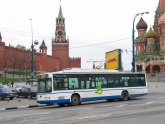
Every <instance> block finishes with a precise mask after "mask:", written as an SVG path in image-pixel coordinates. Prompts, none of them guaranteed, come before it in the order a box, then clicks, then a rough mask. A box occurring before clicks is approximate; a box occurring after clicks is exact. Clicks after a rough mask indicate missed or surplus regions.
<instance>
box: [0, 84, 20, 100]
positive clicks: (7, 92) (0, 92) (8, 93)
mask: <svg viewBox="0 0 165 124" xmlns="http://www.w3.org/2000/svg"><path fill="white" fill-rule="evenodd" d="M16 96H17V93H16V92H13V91H12V88H11V87H9V86H0V98H1V99H2V100H3V99H5V98H9V99H10V100H12V99H13V98H14V97H16Z"/></svg>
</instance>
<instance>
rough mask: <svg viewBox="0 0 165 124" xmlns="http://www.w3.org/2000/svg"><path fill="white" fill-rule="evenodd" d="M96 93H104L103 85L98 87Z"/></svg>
mask: <svg viewBox="0 0 165 124" xmlns="http://www.w3.org/2000/svg"><path fill="white" fill-rule="evenodd" d="M95 93H97V94H102V93H103V89H102V87H101V84H99V85H98V87H97V90H96V92H95Z"/></svg>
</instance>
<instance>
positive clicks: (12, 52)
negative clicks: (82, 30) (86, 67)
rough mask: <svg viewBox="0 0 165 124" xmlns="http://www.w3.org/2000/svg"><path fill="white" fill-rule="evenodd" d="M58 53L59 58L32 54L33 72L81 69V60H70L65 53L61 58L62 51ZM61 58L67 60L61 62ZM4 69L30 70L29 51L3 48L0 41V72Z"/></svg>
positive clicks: (8, 47) (2, 43)
mask: <svg viewBox="0 0 165 124" xmlns="http://www.w3.org/2000/svg"><path fill="white" fill-rule="evenodd" d="M68 50H69V49H68ZM60 53H61V54H60V58H58V57H53V56H50V55H47V54H46V53H44V54H43V53H34V70H35V71H44V72H52V71H58V70H62V69H64V68H71V67H81V58H70V57H69V54H68V56H66V54H65V53H64V54H65V56H63V51H61V52H60ZM54 54H55V53H54ZM62 58H68V59H65V61H62V60H63V59H62ZM5 69H6V70H9V69H20V70H31V51H27V50H21V49H18V48H14V47H11V46H5V43H4V42H2V41H0V70H1V71H4V70H5Z"/></svg>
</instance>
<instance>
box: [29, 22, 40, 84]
mask: <svg viewBox="0 0 165 124" xmlns="http://www.w3.org/2000/svg"><path fill="white" fill-rule="evenodd" d="M30 22H31V35H32V45H31V49H32V52H31V58H32V59H31V64H32V66H31V79H32V82H33V79H34V46H35V45H38V41H35V42H34V43H33V26H32V19H30Z"/></svg>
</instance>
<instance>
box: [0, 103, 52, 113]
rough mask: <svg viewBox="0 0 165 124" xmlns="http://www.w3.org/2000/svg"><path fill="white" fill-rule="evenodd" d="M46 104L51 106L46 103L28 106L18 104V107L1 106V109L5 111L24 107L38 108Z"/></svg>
mask: <svg viewBox="0 0 165 124" xmlns="http://www.w3.org/2000/svg"><path fill="white" fill-rule="evenodd" d="M44 106H50V105H46V104H43V105H42V104H41V105H38V104H36V105H26V106H17V107H9V108H0V111H5V110H13V109H24V108H37V107H44Z"/></svg>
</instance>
